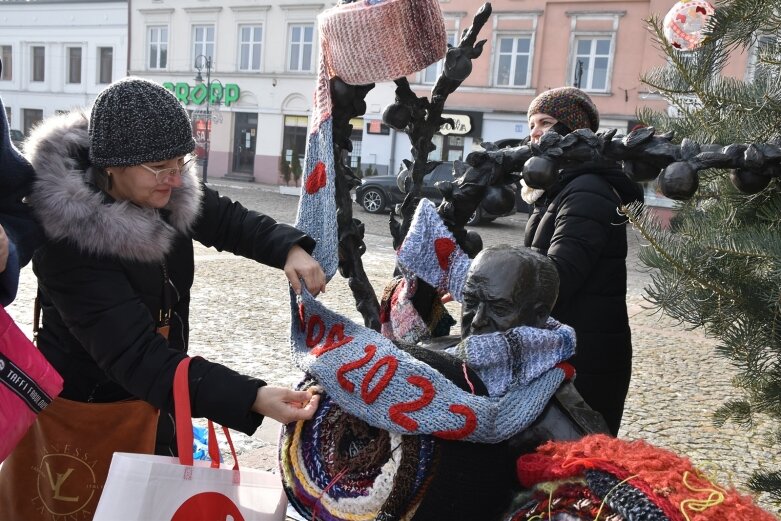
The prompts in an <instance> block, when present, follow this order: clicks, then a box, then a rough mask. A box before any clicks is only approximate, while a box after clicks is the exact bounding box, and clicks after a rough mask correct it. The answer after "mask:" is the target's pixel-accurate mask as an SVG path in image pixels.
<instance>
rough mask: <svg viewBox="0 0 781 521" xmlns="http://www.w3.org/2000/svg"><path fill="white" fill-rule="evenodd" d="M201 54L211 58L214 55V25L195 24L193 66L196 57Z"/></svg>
mask: <svg viewBox="0 0 781 521" xmlns="http://www.w3.org/2000/svg"><path fill="white" fill-rule="evenodd" d="M201 55H203V56H206V57H207V58H210V59H211V57H212V56H214V26H213V25H194V26H193V68H195V65H196V61H197V60H196V58H197V57H198V56H201Z"/></svg>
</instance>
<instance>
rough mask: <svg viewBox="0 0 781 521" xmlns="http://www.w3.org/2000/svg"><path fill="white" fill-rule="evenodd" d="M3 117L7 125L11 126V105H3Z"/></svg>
mask: <svg viewBox="0 0 781 521" xmlns="http://www.w3.org/2000/svg"><path fill="white" fill-rule="evenodd" d="M5 119H7V120H8V126H9V127H12V126H13V121H11V107H8V106H6V107H5Z"/></svg>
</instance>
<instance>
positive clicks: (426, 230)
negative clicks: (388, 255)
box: [396, 199, 471, 302]
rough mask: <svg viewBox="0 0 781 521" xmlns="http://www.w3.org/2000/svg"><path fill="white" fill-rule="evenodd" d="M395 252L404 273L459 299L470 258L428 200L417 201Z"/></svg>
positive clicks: (458, 300)
mask: <svg viewBox="0 0 781 521" xmlns="http://www.w3.org/2000/svg"><path fill="white" fill-rule="evenodd" d="M396 255H397V261H398V265H399V267H400V268H401V270H402V271H403V272H404V273H405V274H406V275H407V276H413V275H414V276H417V277H419V278H421V279H423V280H424V281H426V282H427V283H428V284H430V285H431V286H433V287H435V288H437V289H438V290H440V292H442V293H445V292H449V293H450V295H451V296H452V297H453V299H454V300H456V301H457V302H461V296H462V292H463V287H464V281H465V280H466V274H467V271H469V264H470V262H471V261H470V259H469V257H468V256H467V254H466V253H464V251H463V250H462V249H461V248H460V247H459V246H458V244H457V243H456V240H455V237H453V234H452V233H451V232H450V230H448V229H447V226H445V223H444V222H443V221H442V218H441V217H440V216H439V214H438V213H437V209H436V207H435V206H434V203H432V202H431V201H429V200H428V199H422V200H421V201H420V204H418V207H417V209H416V210H415V215H414V217H413V218H412V223H411V224H410V229H409V231H408V232H407V236H406V237H405V238H404V242H403V243H402V244H401V247H400V248H399V251H398V252H397V254H396Z"/></svg>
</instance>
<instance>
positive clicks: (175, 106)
mask: <svg viewBox="0 0 781 521" xmlns="http://www.w3.org/2000/svg"><path fill="white" fill-rule="evenodd" d="M89 139H90V150H89V157H90V160H91V161H92V162H93V164H95V165H96V166H102V167H107V166H133V165H139V164H141V163H148V162H151V161H165V160H168V159H172V158H174V157H177V156H183V155H185V154H189V153H190V152H192V151H193V150H194V149H195V140H194V139H193V136H192V127H191V126H190V120H189V118H188V117H187V112H186V111H185V110H184V107H182V105H181V104H180V103H179V101H178V100H177V99H176V97H175V96H174V95H173V94H172V93H171V92H169V91H168V90H166V89H165V88H164V87H163V86H162V85H158V84H157V83H153V82H151V81H147V80H144V79H141V78H133V77H130V78H125V79H122V80H120V81H117V82H115V83H113V84H111V85H109V86H108V87H107V88H106V90H104V91H103V92H101V93H100V94H99V95H98V97H97V98H96V99H95V104H94V105H93V107H92V115H91V117H90V123H89Z"/></svg>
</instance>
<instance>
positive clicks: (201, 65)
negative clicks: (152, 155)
mask: <svg viewBox="0 0 781 521" xmlns="http://www.w3.org/2000/svg"><path fill="white" fill-rule="evenodd" d="M194 65H195V70H197V71H198V72H197V74H196V75H195V83H196V84H197V85H203V84H204V83H203V76H202V75H201V71H202V70H203V69H206V129H205V130H204V144H205V148H206V155H205V156H204V159H203V182H204V183H206V179H207V172H208V170H209V152H210V148H211V147H210V142H209V134H210V133H211V126H212V114H211V104H212V103H211V101H212V84H214V83H217V84H219V86H220V96H219V97H218V98H217V100H216V101H215V105H216V106H218V107H219V104H220V99H221V98H222V92H223V90H224V87H223V85H222V82H221V81H220V80H217V79H214V80H212V57H211V56H206V55H204V54H199V55H198V56H196V57H195V64H194Z"/></svg>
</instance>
